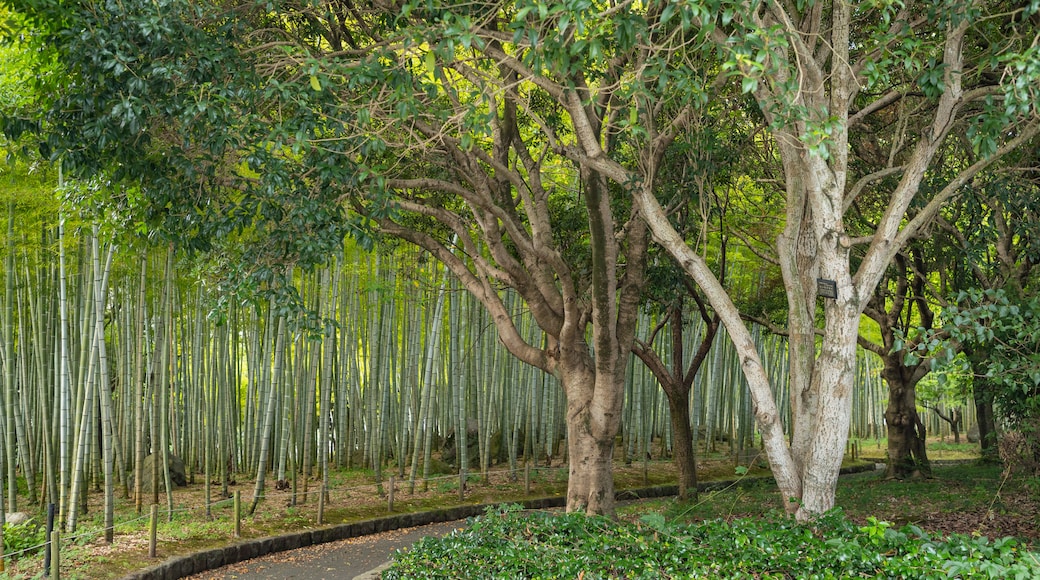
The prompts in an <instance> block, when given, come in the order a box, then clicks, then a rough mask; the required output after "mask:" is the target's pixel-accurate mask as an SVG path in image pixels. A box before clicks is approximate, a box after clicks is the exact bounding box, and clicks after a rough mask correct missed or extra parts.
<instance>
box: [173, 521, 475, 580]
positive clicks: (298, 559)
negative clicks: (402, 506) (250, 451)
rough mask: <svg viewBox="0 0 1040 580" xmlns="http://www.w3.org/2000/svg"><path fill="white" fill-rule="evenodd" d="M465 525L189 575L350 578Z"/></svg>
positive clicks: (235, 579)
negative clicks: (417, 543) (403, 549)
mask: <svg viewBox="0 0 1040 580" xmlns="http://www.w3.org/2000/svg"><path fill="white" fill-rule="evenodd" d="M465 525H466V522H465V520H458V521H454V522H442V523H437V524H429V525H425V526H419V527H416V528H406V529H401V530H394V531H390V532H382V533H379V534H373V535H371V536H362V537H360V538H350V539H348V540H340V541H338V542H331V543H328V544H321V545H317V546H310V547H308V548H301V549H299V550H292V551H289V552H280V553H277V554H269V555H267V556H263V557H260V558H255V559H253V560H247V561H245V562H240V563H238V564H232V565H230V566H225V567H223V568H218V569H216V570H210V571H208V572H203V573H202V574H196V575H194V576H189V577H188V580H241V579H259V578H264V579H270V580H289V579H298V580H350V579H351V578H354V577H356V576H359V575H362V574H366V573H367V572H370V571H372V570H373V569H376V568H378V567H380V566H381V565H383V564H385V563H386V562H388V561H389V560H390V557H391V556H392V555H393V553H394V551H396V550H399V549H402V548H406V547H408V546H411V545H412V544H414V543H415V542H417V541H419V539H420V538H423V537H426V536H443V535H446V534H448V533H450V532H452V531H453V530H456V529H460V528H463V527H465ZM372 577H373V578H376V577H378V576H372Z"/></svg>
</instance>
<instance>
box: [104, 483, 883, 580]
mask: <svg viewBox="0 0 1040 580" xmlns="http://www.w3.org/2000/svg"><path fill="white" fill-rule="evenodd" d="M873 470H874V465H873V464H863V465H852V466H849V467H843V468H842V469H841V474H842V475H846V474H850V473H860V472H864V471H873ZM741 479H743V480H749V479H750V480H754V481H761V480H763V479H765V480H769V479H772V477H771V476H766V477H764V478H763V477H757V478H739V479H730V480H725V481H709V482H703V483H700V484H698V485H697V489H698V491H701V492H707V491H717V490H720V489H723V488H726V487H729V486H731V485H734V484H736V483H739V482H740V481H741ZM678 493H679V487H678V486H677V485H658V486H652V487H643V488H637V489H625V490H620V491H618V492H617V493H616V494H615V495H616V497H617V499H618V500H619V501H627V500H635V499H650V498H656V497H669V496H674V495H678ZM565 503H566V502H565V498H564V496H552V497H540V498H531V499H523V500H515V501H505V502H495V503H482V504H471V505H461V506H455V507H451V508H444V509H439V510H432V511H426V512H413V513H406V514H396V515H390V516H383V517H379V518H372V519H367V520H360V521H357V522H350V523H344V524H335V525H330V526H325V527H321V528H314V529H310V530H303V531H300V532H292V533H288V534H280V535H277V536H267V537H264V538H255V539H251V540H246V541H242V542H236V543H234V544H229V545H226V546H222V547H219V548H210V549H208V550H202V551H199V552H194V553H191V554H185V555H181V556H173V557H171V558H167V559H166V560H164V561H162V562H160V563H158V564H155V565H152V566H149V567H147V568H143V569H141V570H137V571H134V572H131V573H130V574H127V575H126V576H123V578H122V580H178V579H180V578H184V577H186V576H192V575H194V574H200V573H202V572H206V571H208V570H214V569H217V568H221V567H223V566H228V565H231V564H238V563H239V562H244V561H246V560H251V559H253V558H259V557H260V556H266V555H268V554H275V553H278V552H286V551H289V550H297V549H299V548H306V547H308V546H316V545H319V544H326V543H329V542H335V541H339V540H347V539H350V538H357V537H361V536H368V535H371V534H378V533H380V532H389V531H392V530H399V529H401V528H413V527H416V526H424V525H426V524H434V523H439V522H450V521H455V520H462V519H466V518H471V517H475V516H479V515H481V514H483V513H484V512H485V511H487V509H488V508H491V507H496V506H502V505H513V504H520V505H522V506H524V508H525V509H547V508H555V507H562V506H564V505H565Z"/></svg>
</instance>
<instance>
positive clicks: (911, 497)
mask: <svg viewBox="0 0 1040 580" xmlns="http://www.w3.org/2000/svg"><path fill="white" fill-rule="evenodd" d="M736 468H737V463H736V461H735V460H734V459H733V458H732V457H729V456H727V455H726V454H724V453H723V454H718V455H715V456H714V457H713V458H711V459H706V460H702V461H699V462H698V471H699V473H698V475H699V479H700V480H701V481H710V480H720V479H732V478H734V477H735V473H736V471H737V469H736ZM386 473H391V471H390V470H387V471H386ZM936 474H937V477H936V478H935V479H933V480H927V481H924V482H905V483H904V482H885V481H883V480H880V479H879V477H878V476H877V475H876V474H874V473H870V474H866V475H862V476H850V477H849V478H843V480H842V484H841V485H840V486H839V488H838V503H839V505H842V506H845V507H846V508H847V510H848V512H849V514H850V517H853V518H857V519H859V520H860V521H865V518H867V517H870V516H877V517H878V518H880V519H886V520H891V521H896V522H899V523H904V522H920V523H924V524H928V523H929V522H937V523H939V524H947V523H949V522H943V521H938V520H935V519H934V513H933V512H934V511H936V510H940V509H942V505H943V504H944V502H947V503H949V505H951V506H956V509H958V510H960V512H962V513H965V514H969V513H970V514H978V513H980V512H979V510H981V513H982V516H980V517H983V516H985V515H986V514H987V513H990V514H991V515H992V516H993V518H992V519H990V520H987V521H988V522H989V527H988V528H987V527H978V526H976V527H977V528H978V529H979V530H980V532H984V533H986V534H987V535H991V536H999V535H1005V534H1007V533H1012V534H1015V533H1018V532H1017V531H1016V530H1017V529H1018V527H1016V526H1019V524H1018V523H1017V522H1019V520H1020V517H1019V516H1020V514H1019V513H1017V512H1016V509H1018V507H1020V506H1023V505H1035V503H1034V504H1028V503H1022V502H1019V501H1017V500H1016V499H1015V498H1017V497H1018V496H1015V495H1013V494H1017V493H1019V491H1018V490H1019V489H1021V488H1022V486H1021V485H1020V484H1018V483H1017V482H1014V481H1012V482H1009V483H1008V485H1007V486H1006V487H1005V489H1004V491H1003V492H1002V494H1001V495H1000V496H995V495H994V490H995V489H996V488H997V486H998V485H999V479H1000V472H999V468H996V467H987V468H978V469H976V468H962V467H950V468H947V467H943V468H937V469H936ZM515 475H516V477H515V479H516V481H513V478H511V477H509V474H508V473H506V472H503V471H492V472H490V473H489V476H488V479H487V480H486V481H485V479H484V477H482V476H480V475H479V474H477V473H472V474H471V477H470V478H468V481H467V490H466V499H465V502H466V503H467V504H480V503H492V502H502V501H510V500H515V499H519V498H523V497H525V494H524V477H523V473H522V472H520V473H518V474H515ZM763 475H768V470H766V469H764V468H762V467H761V465H759V464H758V463H757V462H756V464H754V465H752V466H751V468H750V470H749V472H748V475H747V476H745V477H744V478H743V479H742V480H741V482H740V483H739V484H738V485H735V486H733V487H731V488H730V489H728V490H727V491H724V492H714V493H711V494H702V495H701V497H700V498H699V500H698V501H696V502H677V501H675V500H658V501H657V502H649V503H645V504H640V505H645V506H648V507H644V508H639V509H643V510H644V512H643V513H645V510H647V509H656V510H659V511H660V513H662V514H665V515H666V516H667V517H668V518H671V519H674V520H676V521H678V520H679V519H680V514H684V515H682V516H681V517H683V518H687V519H688V520H689V521H700V520H704V519H711V518H724V519H725V518H728V519H732V518H735V517H738V516H742V515H752V516H755V515H758V516H761V515H762V514H768V513H769V512H770V511H773V510H776V509H777V508H779V507H780V505H781V503H780V497H779V493H778V492H777V491H776V488H775V486H774V485H773V484H772V483H771V482H767V481H763V480H761V479H756V477H758V476H763ZM200 479H201V478H197V479H196V483H195V484H193V485H190V486H188V487H187V488H178V489H177V490H175V492H174V504H175V508H176V510H177V511H176V512H175V514H174V518H173V521H172V522H167V521H166V515H165V513H163V515H162V517H161V518H160V522H159V526H158V528H159V530H158V536H159V545H158V552H159V553H158V556H159V559H158V560H154V561H153V560H150V559H149V558H148V556H147V548H148V543H147V532H146V530H147V521H146V517H145V519H142V518H140V517H139V516H137V514H136V513H135V511H134V508H133V504H132V502H130V501H128V500H122V499H120V500H117V527H116V541H115V543H114V544H113V545H112V546H108V545H105V544H104V542H103V540H102V538H103V533H102V527H101V505H100V501H101V495H100V494H99V493H96V492H92V493H91V494H90V510H91V511H90V513H89V514H87V515H85V516H84V517H83V518H82V519H81V522H82V525H81V527H80V530H79V531H78V534H77V535H78V537H77V538H76V539H75V541H74V542H73V544H72V545H70V546H68V547H67V548H64V549H63V554H62V558H63V560H62V563H63V566H62V570H63V577H65V578H119V577H122V576H123V575H125V574H127V573H129V572H131V571H133V570H135V569H139V568H141V567H144V566H147V565H149V564H150V563H153V562H157V561H159V560H161V559H165V558H168V557H171V556H175V555H180V554H185V553H189V552H192V551H197V550H201V549H206V548H212V547H217V546H221V545H224V544H227V543H230V542H232V541H235V539H234V538H233V537H232V530H233V524H232V521H231V519H230V515H231V502H230V501H228V500H226V499H223V501H222V503H219V504H214V505H213V507H212V510H211V511H212V514H213V516H214V519H213V520H210V519H208V518H207V517H206V516H205V510H204V507H203V506H204V494H203V486H202V484H201V481H200ZM330 479H331V481H332V485H331V486H330V498H329V502H328V503H327V506H326V512H325V521H326V523H329V524H339V523H344V522H350V521H357V520H361V519H367V518H372V517H379V516H383V515H386V514H387V513H388V511H387V507H388V506H387V498H386V496H385V495H383V496H380V495H379V494H378V493H377V491H376V486H375V485H373V481H372V474H371V472H369V471H366V470H357V469H354V470H349V471H337V472H334V473H332V474H330ZM674 481H675V470H674V467H673V465H672V463H671V462H670V461H660V460H654V461H649V462H647V463H646V464H645V467H644V464H643V463H638V462H637V463H633V464H632V465H631V466H626V465H623V464H621V463H619V464H617V465H616V469H615V482H616V485H617V487H618V488H619V489H623V488H635V487H643V486H649V485H660V484H667V483H674ZM384 483H385V482H384ZM318 486H319V482H317V481H311V482H310V487H311V493H310V497H309V498H307V501H306V502H304V501H303V492H302V489H303V483H302V481H301V482H298V494H297V497H296V502H295V505H293V501H292V500H293V498H292V494H291V493H289V492H274V490H273V489H271V488H269V491H268V495H267V498H266V499H265V501H264V502H262V503H261V504H260V507H259V508H258V510H257V513H256V514H255V515H254V516H253V517H244V518H243V521H242V532H243V537H245V538H257V537H264V536H270V535H275V534H280V533H286V532H291V531H297V530H303V529H308V528H314V527H316V521H317V495H316V494H315V492H314V490H315V489H316V488H317V487H318ZM384 487H385V486H384ZM531 487H532V489H531V494H530V495H531V497H543V496H551V495H561V494H562V493H564V491H565V489H566V470H565V469H563V468H562V467H560V466H558V465H555V466H553V467H552V468H551V469H545V468H540V469H537V470H533V471H532V472H531ZM231 489H232V490H236V489H237V490H240V491H241V492H242V496H243V499H242V503H243V509H245V508H246V507H247V506H248V504H249V501H248V500H247V497H248V496H249V495H251V490H252V483H251V482H249V481H246V480H243V479H240V480H239V482H238V484H237V485H235V486H233V487H232V488H231ZM422 489H423V486H422V482H421V481H417V485H416V493H414V494H409V493H408V482H407V481H403V482H402V481H398V483H397V491H396V493H395V508H394V511H395V513H405V512H416V511H426V510H430V509H439V508H444V507H449V506H453V505H457V504H458V503H459V500H458V476H457V475H453V476H444V477H440V478H437V479H432V480H431V481H430V482H429V489H430V491H425V492H424V491H422ZM219 491H220V487H219V486H213V488H212V493H214V494H217V493H219ZM922 496H923V497H934V500H929V501H920V498H921V497H922ZM220 499H222V498H218V497H214V498H213V501H214V502H216V501H217V500H220ZM1017 506H1018V507H1017ZM161 508H162V510H163V511H165V504H163V505H162V506H161ZM633 509H636V508H633V507H629V506H624V507H622V509H621V515H622V516H623V517H627V518H633V517H638V515H633V512H632V511H631V510H633ZM987 510H988V511H987ZM1019 511H1021V510H1019ZM145 512H146V514H147V509H146V510H145ZM973 517H974V515H973ZM1016 518H1017V519H1016ZM962 524H963V525H962V527H964V526H967V525H968V524H967V523H964V522H962ZM1000 526H1004V527H1006V529H1008V530H1010V531H1007V532H1004V531H1001V529H1000V528H999V527H1000ZM1019 527H1020V526H1019ZM1036 527H1037V526H1036V520H1033V528H1034V529H1035V528H1036ZM940 529H941V528H940ZM971 531H974V528H972V529H969V530H968V532H969V533H970V532H971ZM42 561H43V560H42V556H40V555H34V556H28V557H24V558H21V559H18V560H16V561H10V560H9V561H8V572H7V573H6V574H4V575H0V578H32V577H39V575H40V573H41V570H42Z"/></svg>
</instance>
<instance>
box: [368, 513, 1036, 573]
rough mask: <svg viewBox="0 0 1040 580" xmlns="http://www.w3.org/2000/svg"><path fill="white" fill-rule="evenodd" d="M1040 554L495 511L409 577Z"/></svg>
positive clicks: (423, 551) (975, 561)
mask: <svg viewBox="0 0 1040 580" xmlns="http://www.w3.org/2000/svg"><path fill="white" fill-rule="evenodd" d="M1038 575H1040V554H1037V553H1034V552H1029V551H1026V550H1023V549H1022V546H1021V544H1020V543H1019V542H1018V541H1017V540H1015V539H1013V538H1003V539H998V540H989V539H987V538H986V537H979V536H968V535H963V534H954V535H951V536H949V537H947V538H943V537H940V536H933V535H931V534H929V533H928V532H925V531H924V530H922V529H921V528H919V527H917V526H915V525H912V524H908V525H905V526H902V527H899V528H897V527H896V526H894V525H892V524H891V523H888V522H885V521H881V520H878V519H876V518H870V519H869V520H868V522H867V523H866V524H865V525H858V524H855V523H853V522H852V521H851V520H849V519H848V518H847V517H845V514H844V513H843V512H841V511H840V510H834V511H831V512H828V513H827V514H824V515H823V516H821V517H819V518H817V519H814V520H813V521H811V522H808V523H805V524H800V523H797V522H795V521H794V520H792V519H791V518H789V517H785V516H783V515H780V514H779V513H776V512H774V513H773V514H771V515H769V516H767V517H762V518H740V519H735V520H731V521H726V520H723V519H715V520H711V521H707V522H703V523H697V524H686V523H672V522H669V521H668V520H666V518H665V517H664V516H662V515H661V514H659V513H650V514H646V515H644V516H643V517H642V518H641V519H640V520H639V521H636V522H632V521H625V520H622V521H620V522H619V521H614V520H610V519H607V518H603V517H596V516H587V515H584V514H577V513H570V514H554V513H547V512H534V513H523V512H522V511H521V509H520V508H519V507H518V506H512V507H505V508H501V509H489V510H488V512H487V513H486V514H485V515H484V516H483V517H481V518H477V519H475V520H474V521H473V523H472V525H471V526H470V527H469V528H468V529H467V530H463V531H458V532H455V533H453V534H452V535H450V536H447V537H445V538H425V539H423V540H422V541H420V542H419V543H418V544H416V545H415V546H414V547H413V548H412V549H411V550H409V551H407V552H402V553H399V554H398V556H397V557H396V559H395V561H394V563H393V565H392V566H391V567H390V568H389V569H388V570H387V571H385V572H384V573H383V576H382V577H383V579H384V580H395V579H404V578H410V579H415V578H876V577H881V578H922V579H923V578H944V579H945V578H1036V577H1037V576H1038Z"/></svg>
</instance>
